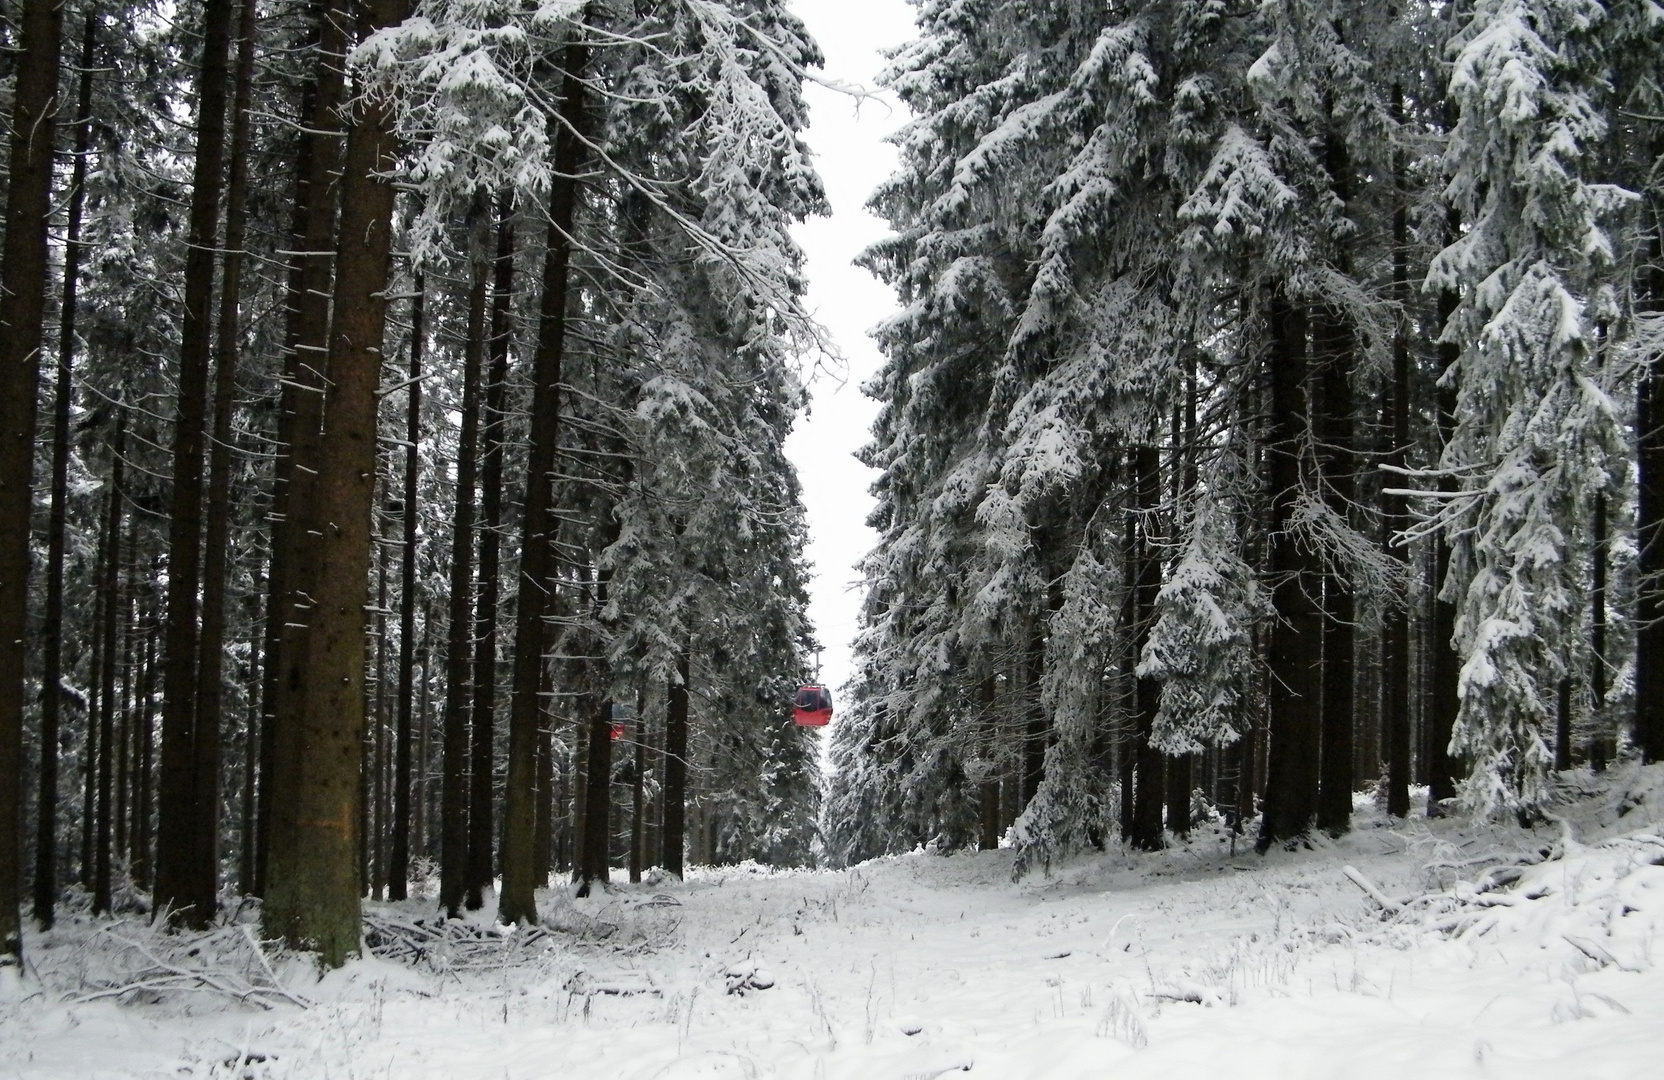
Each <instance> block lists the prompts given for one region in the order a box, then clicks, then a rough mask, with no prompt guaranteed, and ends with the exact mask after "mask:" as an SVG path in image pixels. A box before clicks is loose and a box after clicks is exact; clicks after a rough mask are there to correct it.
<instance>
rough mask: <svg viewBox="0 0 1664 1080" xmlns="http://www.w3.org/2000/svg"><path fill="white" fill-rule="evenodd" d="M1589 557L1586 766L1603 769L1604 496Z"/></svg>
mask: <svg viewBox="0 0 1664 1080" xmlns="http://www.w3.org/2000/svg"><path fill="white" fill-rule="evenodd" d="M1589 559H1590V561H1591V562H1592V563H1593V564H1594V567H1593V569H1594V578H1595V581H1594V589H1593V590H1592V592H1593V596H1592V597H1591V601H1592V603H1593V605H1594V613H1593V615H1592V617H1591V618H1590V620H1589V621H1590V623H1591V626H1590V639H1591V640H1590V642H1589V649H1590V656H1589V767H1590V768H1592V769H1594V770H1595V771H1596V772H1601V771H1603V770H1605V768H1606V738H1607V724H1606V495H1605V493H1604V492H1603V493H1601V494H1600V495H1597V496H1595V536H1594V546H1593V550H1591V551H1590V552H1589Z"/></svg>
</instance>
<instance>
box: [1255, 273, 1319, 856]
mask: <svg viewBox="0 0 1664 1080" xmlns="http://www.w3.org/2000/svg"><path fill="white" fill-rule="evenodd" d="M1267 315H1268V318H1269V321H1270V330H1271V336H1272V342H1271V355H1270V357H1269V358H1268V359H1269V365H1268V366H1269V368H1270V373H1271V439H1270V445H1269V446H1268V447H1267V451H1268V452H1267V457H1268V458H1269V463H1270V473H1271V485H1270V486H1271V501H1272V526H1271V536H1270V541H1271V576H1272V581H1273V586H1272V605H1273V607H1274V609H1275V611H1276V618H1275V621H1274V622H1273V623H1272V627H1271V673H1270V678H1271V690H1270V698H1271V700H1270V705H1271V730H1270V746H1269V748H1268V753H1267V758H1266V760H1267V767H1268V774H1267V776H1266V786H1265V807H1264V814H1263V817H1262V818H1261V822H1260V836H1259V840H1258V842H1257V847H1258V848H1259V850H1260V851H1261V852H1264V851H1266V850H1267V849H1269V848H1270V847H1271V845H1272V844H1273V843H1276V842H1277V841H1279V840H1293V839H1294V838H1296V837H1298V836H1301V835H1302V834H1304V833H1305V832H1306V831H1307V830H1308V829H1310V828H1311V824H1312V818H1313V816H1314V815H1315V814H1316V813H1317V794H1318V756H1319V749H1320V746H1321V728H1320V722H1321V712H1320V704H1321V695H1322V677H1321V670H1320V669H1321V664H1322V656H1323V654H1322V634H1323V616H1322V612H1321V611H1320V610H1319V608H1318V605H1317V602H1316V600H1315V597H1316V595H1317V594H1318V590H1319V589H1320V587H1321V586H1320V582H1321V578H1320V577H1319V574H1320V568H1319V567H1317V566H1315V565H1313V563H1314V559H1313V557H1312V556H1311V554H1310V553H1309V552H1307V551H1306V550H1305V547H1304V545H1303V544H1301V543H1300V541H1299V540H1298V539H1297V538H1296V537H1295V536H1294V534H1293V532H1292V531H1291V526H1292V524H1293V517H1294V510H1295V503H1296V500H1297V499H1298V497H1299V495H1300V492H1301V489H1302V487H1303V482H1302V477H1301V469H1300V448H1301V444H1302V443H1303V441H1304V440H1305V438H1306V436H1307V434H1308V430H1309V429H1308V425H1307V419H1308V416H1309V413H1308V412H1307V403H1306V315H1305V311H1304V309H1302V308H1300V307H1298V306H1296V305H1294V304H1292V303H1291V302H1290V301H1289V299H1288V297H1287V296H1286V295H1285V294H1284V293H1283V291H1282V289H1281V288H1278V289H1276V290H1275V292H1274V293H1273V295H1272V298H1271V303H1270V310H1269V311H1268V313H1267Z"/></svg>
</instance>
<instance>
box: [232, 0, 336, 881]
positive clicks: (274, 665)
mask: <svg viewBox="0 0 1664 1080" xmlns="http://www.w3.org/2000/svg"><path fill="white" fill-rule="evenodd" d="M312 18H313V20H314V31H313V33H314V36H313V38H312V40H311V41H310V42H308V46H309V48H308V51H309V52H311V53H313V54H314V55H315V57H316V59H315V60H314V67H313V76H312V80H311V82H310V83H309V84H308V86H307V87H306V90H305V92H304V94H303V98H302V105H301V122H302V129H301V135H300V147H299V155H298V160H297V162H296V184H295V220H294V246H295V251H296V254H295V256H294V262H293V263H292V264H291V266H290V272H289V286H288V316H289V322H288V329H287V334H286V341H285V353H284V369H283V388H282V392H281V395H280V400H279V404H278V440H277V441H278V458H277V468H276V475H275V476H274V477H273V487H272V514H271V520H272V540H271V567H270V570H269V571H268V574H267V577H268V586H269V589H270V592H269V598H268V601H267V608H266V649H265V653H266V656H267V657H268V660H267V662H266V673H265V684H264V688H263V694H262V697H263V702H264V704H263V709H264V714H265V715H264V723H263V725H262V728H261V736H260V737H261V746H260V760H261V771H262V773H263V774H264V776H265V777H266V778H267V781H266V782H262V784H261V785H260V798H259V811H258V814H259V819H260V820H259V828H258V830H257V836H258V847H259V851H258V852H257V855H256V859H255V871H256V878H257V882H256V885H257V894H258V895H261V896H264V895H265V887H266V882H267V878H268V873H267V871H268V861H269V858H268V850H269V847H270V842H271V837H270V834H271V830H272V829H273V828H274V827H275V826H276V825H277V822H276V820H275V819H276V818H277V817H278V816H279V815H285V814H288V813H289V811H290V808H289V807H286V806H280V805H278V804H277V803H275V802H274V801H273V799H272V794H273V791H272V784H271V783H270V782H269V779H270V777H271V775H272V773H273V772H274V771H275V769H276V758H277V754H278V748H279V743H280V742H282V741H283V740H285V739H287V738H290V737H291V735H292V731H293V729H294V728H295V726H296V725H297V724H298V723H299V717H298V714H297V711H296V710H297V708H298V705H297V704H296V702H295V699H296V696H297V695H298V693H299V691H300V682H299V671H298V665H299V664H300V663H301V657H302V656H303V655H304V653H305V648H306V634H307V627H308V624H309V621H310V610H311V609H310V605H309V603H308V601H307V599H306V597H305V596H303V595H301V594H300V591H299V590H298V589H297V588H296V581H297V580H298V575H299V574H300V573H301V571H302V570H303V569H304V568H306V567H308V566H310V565H311V562H312V555H311V540H312V538H311V537H310V536H309V535H308V532H307V526H306V522H307V520H308V518H309V513H310V510H311V490H312V483H313V478H314V477H315V476H316V474H317V463H318V456H319V448H318V437H319V433H320V425H321V423H322V419H323V408H324V385H325V384H324V374H325V371H324V369H325V367H326V356H327V354H328V348H329V311H330V293H331V282H332V281H333V280H334V276H335V226H336V201H337V193H338V177H339V173H340V158H341V145H340V140H341V134H342V120H341V111H340V110H341V102H342V95H343V90H344V76H343V73H344V71H345V67H346V64H345V56H346V48H347V31H346V28H347V22H348V18H349V16H348V14H347V10H346V7H345V0H317V3H316V4H315V5H314V8H313V12H312Z"/></svg>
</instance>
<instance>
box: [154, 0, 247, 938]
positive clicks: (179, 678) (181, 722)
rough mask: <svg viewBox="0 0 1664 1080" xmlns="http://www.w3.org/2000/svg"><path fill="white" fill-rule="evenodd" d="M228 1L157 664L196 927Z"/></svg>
mask: <svg viewBox="0 0 1664 1080" xmlns="http://www.w3.org/2000/svg"><path fill="white" fill-rule="evenodd" d="M234 11H235V7H234V5H233V2H232V0H207V2H206V5H205V7H204V10H203V43H202V61H201V67H200V74H199V76H198V79H197V123H196V164H195V170H194V174H193V177H192V185H191V207H190V229H189V237H188V239H187V241H186V244H187V247H186V252H185V305H184V318H183V322H182V326H181V330H180V348H179V374H178V380H177V381H178V390H177V399H176V405H175V415H174V423H173V494H172V505H171V506H170V508H169V513H168V586H167V638H166V650H165V652H166V661H165V665H164V670H163V673H162V782H161V798H160V800H159V802H158V809H159V811H160V814H161V818H160V822H159V826H158V827H159V830H160V831H159V833H158V841H159V843H158V844H157V849H156V903H157V905H158V907H160V908H163V909H165V910H167V911H168V912H169V913H170V916H171V917H172V918H175V919H179V920H182V921H184V922H186V923H188V924H190V925H193V926H198V927H203V926H206V925H207V923H208V919H209V918H210V917H211V916H212V915H213V913H214V907H215V897H214V895H213V892H212V890H209V891H208V892H207V893H206V894H204V892H203V889H202V883H203V881H204V880H210V881H211V880H212V876H213V874H212V868H211V867H210V868H209V869H208V873H206V874H205V873H204V872H203V869H204V868H203V867H202V866H201V865H200V863H201V860H202V855H203V853H204V851H207V850H211V848H212V845H213V843H214V837H213V835H211V834H210V835H208V836H206V837H205V836H204V835H203V832H204V828H205V825H206V824H208V823H204V822H203V821H202V820H201V819H200V816H199V815H200V811H201V809H202V807H203V805H204V804H205V802H206V801H207V799H209V798H212V797H213V796H214V795H215V794H217V793H210V792H208V791H205V790H203V789H204V788H205V787H206V786H208V785H212V784H215V783H217V779H218V769H217V764H218V762H217V758H216V761H215V766H216V767H215V768H214V769H212V770H210V771H208V772H204V771H203V770H202V769H201V768H200V759H201V757H202V755H203V754H204V753H205V752H207V748H206V747H205V745H204V744H206V743H208V742H211V741H212V740H210V739H209V737H208V736H207V735H206V733H205V732H203V731H202V730H201V727H200V726H199V725H198V723H197V714H196V710H197V704H198V685H199V684H198V681H197V675H198V668H197V662H198V660H199V658H200V648H201V637H200V635H201V629H202V628H201V619H200V616H201V609H200V607H199V603H200V599H199V588H200V586H201V582H202V550H203V544H202V525H203V520H202V518H203V514H202V509H203V491H202V466H203V460H202V459H203V450H204V440H205V439H206V437H207V416H208V371H209V359H210V352H211V342H212V334H213V312H212V310H211V308H212V304H213V292H214V264H215V262H216V259H215V255H216V253H217V249H218V247H219V225H220V194H221V190H222V186H223V182H224V180H223V176H222V173H223V170H224V166H225V103H226V83H227V80H228V75H229V64H228V54H229V50H230V45H231V17H232V14H233V12H234Z"/></svg>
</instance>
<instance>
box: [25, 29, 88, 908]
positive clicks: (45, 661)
mask: <svg viewBox="0 0 1664 1080" xmlns="http://www.w3.org/2000/svg"><path fill="white" fill-rule="evenodd" d="M97 31H98V14H97V12H96V11H93V12H89V13H88V14H87V18H86V24H85V27H84V28H83V30H82V33H81V75H80V84H79V86H78V87H77V90H76V95H75V162H74V164H73V165H72V166H71V169H70V179H69V214H68V221H67V222H66V224H65V227H64V298H63V309H62V313H61V315H60V316H59V319H58V378H57V385H56V387H55V388H54V399H53V406H52V504H51V509H50V510H49V511H48V517H47V525H46V611H45V612H44V613H43V614H44V616H45V625H44V626H43V627H42V629H41V680H40V684H41V701H40V793H39V797H38V798H37V800H36V811H37V812H36V824H35V897H34V901H35V903H34V908H35V911H34V914H35V921H36V922H37V923H39V924H40V928H41V929H42V930H50V929H52V922H53V907H54V905H55V904H56V903H57V899H58V739H59V734H58V729H59V716H60V714H61V708H62V705H63V692H62V691H61V689H60V688H59V683H60V681H61V680H62V676H63V636H64V526H65V519H66V517H67V516H68V501H69V407H70V404H71V402H70V399H71V398H72V397H73V396H74V394H75V384H74V380H73V378H72V375H73V369H74V361H75V303H76V290H77V286H78V285H79V284H80V277H81V242H80V240H81V214H82V210H83V208H84V207H85V206H86V200H87V155H88V154H89V153H90V152H91V150H92V66H93V49H94V46H95V37H96V34H97Z"/></svg>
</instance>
